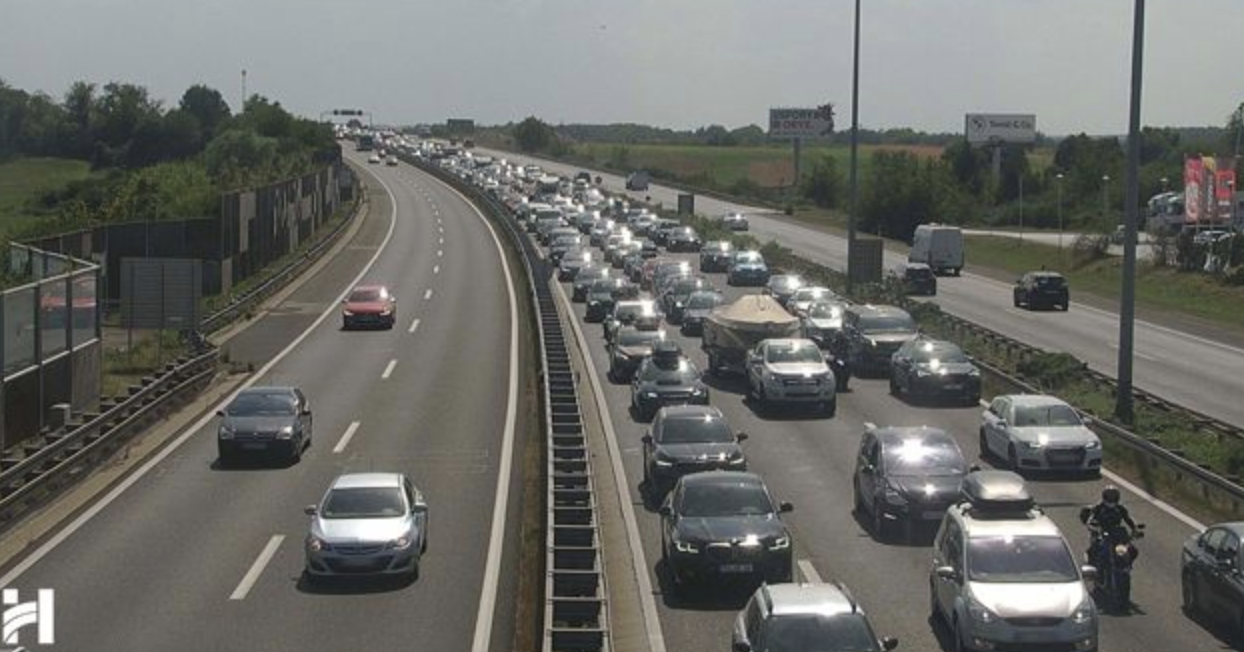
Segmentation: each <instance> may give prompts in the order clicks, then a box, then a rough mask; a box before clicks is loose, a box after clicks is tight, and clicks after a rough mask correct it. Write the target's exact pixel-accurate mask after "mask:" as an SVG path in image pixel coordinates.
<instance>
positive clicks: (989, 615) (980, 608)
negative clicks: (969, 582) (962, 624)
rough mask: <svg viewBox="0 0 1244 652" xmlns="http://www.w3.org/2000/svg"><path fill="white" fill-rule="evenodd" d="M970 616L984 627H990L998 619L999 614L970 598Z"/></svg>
mask: <svg viewBox="0 0 1244 652" xmlns="http://www.w3.org/2000/svg"><path fill="white" fill-rule="evenodd" d="M968 615H969V616H971V617H972V620H974V621H976V622H978V623H981V624H983V625H988V624H989V623H992V622H994V621H996V620H997V619H998V616H997V614H995V613H994V612H992V611H990V610H989V609H988V608H986V607H985V605H983V604H981V603H979V602H977V601H976V600H975V599H973V598H968Z"/></svg>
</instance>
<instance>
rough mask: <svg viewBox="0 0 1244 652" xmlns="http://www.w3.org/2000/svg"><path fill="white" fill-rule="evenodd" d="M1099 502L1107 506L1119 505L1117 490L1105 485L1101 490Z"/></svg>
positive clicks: (1112, 486) (1114, 487)
mask: <svg viewBox="0 0 1244 652" xmlns="http://www.w3.org/2000/svg"><path fill="white" fill-rule="evenodd" d="M1101 501H1102V502H1103V503H1106V504H1107V505H1118V504H1119V488H1118V487H1116V486H1114V485H1107V486H1106V488H1105V489H1102V490H1101Z"/></svg>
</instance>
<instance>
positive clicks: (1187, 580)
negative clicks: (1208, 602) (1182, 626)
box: [1180, 573, 1201, 616]
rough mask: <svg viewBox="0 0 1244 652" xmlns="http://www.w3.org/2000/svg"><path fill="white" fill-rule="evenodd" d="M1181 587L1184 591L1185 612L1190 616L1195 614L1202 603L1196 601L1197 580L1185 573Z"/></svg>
mask: <svg viewBox="0 0 1244 652" xmlns="http://www.w3.org/2000/svg"><path fill="white" fill-rule="evenodd" d="M1180 588H1181V589H1182V591H1181V592H1182V593H1183V609H1184V613H1185V614H1188V615H1189V616H1195V615H1196V614H1197V612H1199V611H1200V610H1201V609H1200V605H1198V604H1197V603H1196V584H1195V581H1194V580H1193V579H1192V577H1190V576H1189V575H1188V574H1187V573H1184V576H1183V581H1182V582H1180Z"/></svg>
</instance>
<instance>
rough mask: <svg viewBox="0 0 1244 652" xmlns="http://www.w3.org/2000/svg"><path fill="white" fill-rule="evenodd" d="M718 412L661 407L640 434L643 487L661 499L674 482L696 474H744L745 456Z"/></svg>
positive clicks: (740, 439) (739, 438) (693, 407)
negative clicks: (719, 472)
mask: <svg viewBox="0 0 1244 652" xmlns="http://www.w3.org/2000/svg"><path fill="white" fill-rule="evenodd" d="M745 439H747V434H746V433H741V432H740V433H737V434H736V433H735V432H734V431H733V430H731V428H730V423H729V422H728V421H726V417H725V416H724V415H722V413H721V410H718V409H717V408H715V407H709V406H707V405H703V406H701V405H687V406H679V407H665V408H661V409H660V410H659V411H658V412H657V414H656V417H655V418H654V419H653V420H652V430H651V431H649V433H648V434H646V435H644V439H643V442H644V487H645V488H646V489H647V491H648V495H649V496H652V497H654V498H657V499H660V498H664V497H665V494H666V493H667V492H669V490H670V488H671V487H673V486H674V483H675V482H677V481H678V478H681V477H682V476H684V475H687V474H689V473H699V472H700V471H714V470H724V471H746V470H747V456H746V455H744V453H743V447H742V446H740V445H739V444H740V443H742V442H743V441H744V440H745Z"/></svg>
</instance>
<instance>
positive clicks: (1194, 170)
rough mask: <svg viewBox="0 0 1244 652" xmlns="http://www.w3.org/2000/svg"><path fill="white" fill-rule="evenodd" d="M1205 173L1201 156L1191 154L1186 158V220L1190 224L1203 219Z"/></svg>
mask: <svg viewBox="0 0 1244 652" xmlns="http://www.w3.org/2000/svg"><path fill="white" fill-rule="evenodd" d="M1204 174H1205V168H1204V166H1202V164H1201V157H1199V156H1189V157H1188V158H1186V159H1184V222H1186V223H1188V224H1196V223H1197V222H1200V221H1201V206H1202V204H1203V203H1204V199H1205V193H1204V190H1203V188H1202V177H1203V176H1204Z"/></svg>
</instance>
